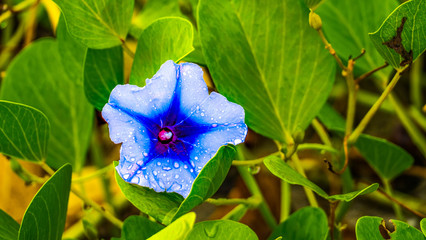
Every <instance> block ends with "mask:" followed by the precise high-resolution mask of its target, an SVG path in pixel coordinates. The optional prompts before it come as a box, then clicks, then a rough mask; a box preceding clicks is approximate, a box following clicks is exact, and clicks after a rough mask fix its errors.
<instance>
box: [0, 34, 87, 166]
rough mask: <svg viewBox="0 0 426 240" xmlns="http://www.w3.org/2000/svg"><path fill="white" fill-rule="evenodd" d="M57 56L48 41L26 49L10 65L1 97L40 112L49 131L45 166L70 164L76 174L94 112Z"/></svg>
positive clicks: (82, 158) (33, 44) (83, 156)
mask: <svg viewBox="0 0 426 240" xmlns="http://www.w3.org/2000/svg"><path fill="white" fill-rule="evenodd" d="M61 51H62V50H61ZM59 52H60V50H59V47H58V42H57V41H56V40H53V39H49V38H45V39H42V40H38V41H36V42H34V43H32V44H31V45H30V46H28V47H26V48H25V49H24V50H23V51H21V52H20V53H19V55H18V56H16V57H15V58H14V59H13V61H12V63H11V64H10V65H9V68H8V69H7V74H6V78H5V79H4V82H3V84H2V88H1V92H0V96H1V99H5V100H10V101H14V102H19V103H23V104H27V105H30V106H32V107H35V108H37V109H39V110H40V111H42V112H43V113H44V114H45V115H46V116H47V118H48V119H49V122H50V127H51V128H50V129H51V134H50V138H49V148H48V150H47V158H46V161H47V163H48V164H49V165H50V166H52V167H54V168H59V167H61V166H62V165H63V164H65V163H71V164H72V165H73V168H74V169H73V170H74V171H77V172H78V171H80V169H81V167H82V166H83V164H84V162H85V159H86V151H87V148H88V144H89V139H90V135H91V133H92V125H93V113H94V111H93V107H92V106H91V105H90V104H89V102H88V101H87V100H86V97H85V96H84V90H83V86H82V84H81V80H79V79H73V78H71V76H70V75H68V70H67V69H66V68H65V67H64V65H63V64H62V61H63V59H62V57H61V54H60V53H59Z"/></svg>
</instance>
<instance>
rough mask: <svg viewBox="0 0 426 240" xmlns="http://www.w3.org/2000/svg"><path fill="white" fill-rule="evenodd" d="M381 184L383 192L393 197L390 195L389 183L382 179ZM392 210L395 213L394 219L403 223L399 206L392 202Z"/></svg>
mask: <svg viewBox="0 0 426 240" xmlns="http://www.w3.org/2000/svg"><path fill="white" fill-rule="evenodd" d="M382 182H383V186H384V187H385V192H386V193H387V194H388V195H389V196H391V197H392V196H393V193H392V187H391V185H390V183H389V180H388V179H385V178H382ZM392 208H393V210H394V212H395V215H396V217H397V218H398V219H399V220H401V221H404V215H403V214H402V210H401V206H399V205H398V204H397V203H396V202H395V201H392Z"/></svg>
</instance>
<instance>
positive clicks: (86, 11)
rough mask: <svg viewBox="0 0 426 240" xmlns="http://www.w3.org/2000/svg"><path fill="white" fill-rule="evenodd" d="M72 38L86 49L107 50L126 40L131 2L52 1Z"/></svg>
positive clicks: (106, 0) (112, 0)
mask: <svg viewBox="0 0 426 240" xmlns="http://www.w3.org/2000/svg"><path fill="white" fill-rule="evenodd" d="M54 2H55V3H56V4H58V6H59V8H60V9H61V11H62V13H63V14H64V16H65V21H66V23H67V27H68V30H69V32H70V33H71V35H72V36H73V37H74V38H76V39H77V40H78V41H79V42H81V43H82V44H84V45H86V46H87V47H89V48H98V49H102V48H110V47H114V46H117V45H120V44H121V43H122V42H124V40H125V39H126V36H127V32H128V31H129V28H130V20H131V18H132V14H133V5H134V1H133V0H120V1H116V0H102V1H99V0H54Z"/></svg>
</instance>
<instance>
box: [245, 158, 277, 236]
mask: <svg viewBox="0 0 426 240" xmlns="http://www.w3.org/2000/svg"><path fill="white" fill-rule="evenodd" d="M237 169H238V172H239V173H240V176H241V178H242V179H243V181H244V182H245V183H246V185H247V188H248V189H249V191H250V192H251V194H252V195H253V196H258V197H259V198H260V199H261V200H262V201H261V202H260V204H259V206H258V209H259V211H260V213H261V214H262V216H263V218H264V219H265V221H266V223H267V224H268V225H269V227H270V228H271V229H275V228H276V227H277V222H276V220H275V217H274V215H272V212H271V209H269V206H268V205H267V204H266V201H265V198H264V197H263V194H262V192H261V191H260V188H259V186H258V185H257V183H256V180H255V179H254V177H253V175H252V174H251V173H250V172H249V170H248V168H247V167H245V166H237Z"/></svg>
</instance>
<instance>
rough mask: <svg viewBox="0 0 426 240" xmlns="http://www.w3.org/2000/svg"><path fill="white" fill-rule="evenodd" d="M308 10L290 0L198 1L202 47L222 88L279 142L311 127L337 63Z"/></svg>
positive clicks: (259, 127)
mask: <svg viewBox="0 0 426 240" xmlns="http://www.w3.org/2000/svg"><path fill="white" fill-rule="evenodd" d="M308 15H309V11H308V9H307V8H305V7H304V6H303V3H302V2H301V1H293V0H283V1H262V2H261V3H260V2H256V1H250V0H234V1H232V2H229V1H221V0H201V1H200V2H199V6H198V25H199V34H200V38H201V45H202V47H203V53H204V58H205V60H206V62H207V66H208V68H209V70H210V73H211V75H212V78H213V81H214V83H215V84H216V87H217V89H218V90H219V92H220V93H222V94H223V95H224V96H226V97H227V98H228V99H229V100H230V101H232V102H236V103H238V104H240V105H241V106H243V107H244V110H245V113H246V123H247V125H248V126H249V127H250V128H252V129H253V130H254V131H256V132H258V133H260V134H262V135H265V136H267V137H270V138H273V139H275V140H279V141H281V142H284V141H285V138H284V136H285V135H286V133H294V132H295V131H300V130H304V129H305V128H306V127H307V126H308V125H309V123H310V122H311V120H312V119H313V118H314V117H315V116H316V115H317V113H318V111H319V110H320V109H321V106H322V105H323V104H324V103H325V101H326V99H327V97H328V94H329V92H330V90H331V87H332V84H333V81H334V71H335V64H334V62H333V61H334V60H333V58H332V57H331V56H330V54H329V53H328V52H327V50H325V49H324V45H323V43H322V42H321V40H320V38H319V37H318V35H317V33H316V32H315V30H313V29H312V28H311V27H310V26H309V24H308ZM265 116H267V117H265Z"/></svg>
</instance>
